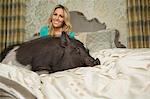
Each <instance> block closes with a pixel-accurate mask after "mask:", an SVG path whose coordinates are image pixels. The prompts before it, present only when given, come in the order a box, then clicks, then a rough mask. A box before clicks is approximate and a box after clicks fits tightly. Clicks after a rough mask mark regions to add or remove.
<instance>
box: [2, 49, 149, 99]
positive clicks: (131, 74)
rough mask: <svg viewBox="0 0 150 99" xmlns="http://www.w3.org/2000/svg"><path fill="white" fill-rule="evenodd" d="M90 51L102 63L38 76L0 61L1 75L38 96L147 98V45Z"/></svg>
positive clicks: (52, 98)
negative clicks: (138, 47)
mask: <svg viewBox="0 0 150 99" xmlns="http://www.w3.org/2000/svg"><path fill="white" fill-rule="evenodd" d="M91 55H92V56H94V57H95V58H96V57H98V58H99V59H100V61H101V65H98V66H95V67H80V68H76V69H71V70H66V71H62V72H57V73H53V74H43V75H40V76H38V75H37V74H36V73H34V72H32V71H29V70H25V69H20V68H18V67H14V66H10V65H4V64H0V65H1V66H0V70H1V71H2V72H0V75H1V76H5V77H7V78H9V79H12V80H14V81H16V82H19V83H20V84H22V85H23V86H25V87H26V88H27V89H28V90H29V91H30V92H32V93H33V94H34V95H36V96H37V97H38V99H150V49H136V50H131V49H105V50H100V51H99V52H95V53H91ZM40 81H42V83H41V82H40Z"/></svg>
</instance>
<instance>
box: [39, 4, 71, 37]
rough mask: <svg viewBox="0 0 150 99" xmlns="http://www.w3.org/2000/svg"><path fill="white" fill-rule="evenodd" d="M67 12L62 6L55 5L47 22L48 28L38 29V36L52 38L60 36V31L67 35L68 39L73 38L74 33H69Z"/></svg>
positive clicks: (69, 25)
mask: <svg viewBox="0 0 150 99" xmlns="http://www.w3.org/2000/svg"><path fill="white" fill-rule="evenodd" d="M71 29H72V26H71V23H70V14H69V10H68V9H67V8H66V7H65V6H63V5H57V6H56V7H55V8H54V9H53V10H52V13H51V15H50V17H49V20H48V27H42V28H41V29H40V36H41V37H42V36H45V35H47V34H48V35H50V36H54V37H59V36H61V33H62V31H64V32H66V33H68V35H69V37H70V38H74V32H71ZM46 32H48V33H46Z"/></svg>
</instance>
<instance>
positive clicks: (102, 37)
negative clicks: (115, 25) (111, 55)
mask: <svg viewBox="0 0 150 99" xmlns="http://www.w3.org/2000/svg"><path fill="white" fill-rule="evenodd" d="M115 32H116V31H115V29H106V30H100V31H96V32H79V33H77V35H76V36H75V38H76V39H78V40H80V41H81V42H83V44H84V46H85V47H87V48H88V49H89V51H90V52H96V51H99V50H101V49H110V48H115V44H114V39H115Z"/></svg>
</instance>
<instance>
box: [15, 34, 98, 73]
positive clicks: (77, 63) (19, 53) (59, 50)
mask: <svg viewBox="0 0 150 99" xmlns="http://www.w3.org/2000/svg"><path fill="white" fill-rule="evenodd" d="M16 59H17V61H18V62H19V63H21V64H23V65H31V66H32V70H33V71H37V72H38V71H45V70H46V71H49V73H52V72H57V71H62V70H67V69H72V68H75V67H87V66H95V65H99V64H100V61H99V59H98V58H97V59H94V58H93V57H91V56H90V55H89V53H88V51H87V49H86V48H85V47H84V45H83V43H81V42H80V41H79V40H76V39H74V38H72V39H70V38H69V36H68V35H67V34H66V33H65V32H63V33H62V36H61V37H50V36H45V37H41V38H38V39H34V40H31V41H28V42H25V43H23V44H21V45H20V47H19V48H18V49H17V50H16Z"/></svg>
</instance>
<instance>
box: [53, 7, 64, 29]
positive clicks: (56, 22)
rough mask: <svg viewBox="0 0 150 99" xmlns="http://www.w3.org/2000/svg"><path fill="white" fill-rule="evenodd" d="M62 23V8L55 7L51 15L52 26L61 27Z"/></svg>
mask: <svg viewBox="0 0 150 99" xmlns="http://www.w3.org/2000/svg"><path fill="white" fill-rule="evenodd" d="M63 24H64V11H63V9H62V8H57V9H56V10H55V11H54V13H53V16H52V25H53V27H54V28H62V26H63Z"/></svg>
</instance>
